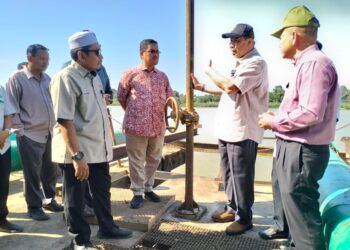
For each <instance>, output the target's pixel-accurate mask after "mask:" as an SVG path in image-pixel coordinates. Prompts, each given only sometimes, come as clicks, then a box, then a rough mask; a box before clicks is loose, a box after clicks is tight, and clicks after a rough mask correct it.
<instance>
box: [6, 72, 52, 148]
mask: <svg viewBox="0 0 350 250" xmlns="http://www.w3.org/2000/svg"><path fill="white" fill-rule="evenodd" d="M50 80H51V79H50V77H49V76H48V75H47V74H45V73H42V75H41V78H40V79H37V78H35V76H34V75H33V74H32V73H31V72H30V71H29V70H28V69H27V67H25V68H24V69H22V70H19V71H17V72H15V73H14V74H13V75H12V76H11V77H10V79H9V81H8V82H7V92H8V96H9V99H10V101H11V103H12V104H13V105H14V106H15V109H16V115H15V117H14V119H13V124H12V128H13V129H14V130H15V133H16V134H18V135H25V136H27V137H29V138H30V139H32V140H33V141H36V142H39V143H46V142H47V139H48V137H49V134H50V133H51V131H52V128H53V126H54V125H55V117H54V114H53V108H52V100H51V96H50V90H49V86H50Z"/></svg>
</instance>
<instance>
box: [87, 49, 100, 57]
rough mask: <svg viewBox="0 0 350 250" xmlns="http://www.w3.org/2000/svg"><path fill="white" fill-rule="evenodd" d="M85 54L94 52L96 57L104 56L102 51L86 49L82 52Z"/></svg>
mask: <svg viewBox="0 0 350 250" xmlns="http://www.w3.org/2000/svg"><path fill="white" fill-rule="evenodd" d="M82 51H83V52H85V53H89V52H94V53H95V55H96V56H102V51H101V49H89V50H88V49H86V50H82Z"/></svg>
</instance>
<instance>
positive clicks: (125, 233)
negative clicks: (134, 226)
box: [97, 226, 132, 239]
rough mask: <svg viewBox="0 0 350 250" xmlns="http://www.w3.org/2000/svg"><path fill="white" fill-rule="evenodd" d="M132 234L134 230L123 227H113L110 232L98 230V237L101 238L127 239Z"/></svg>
mask: <svg viewBox="0 0 350 250" xmlns="http://www.w3.org/2000/svg"><path fill="white" fill-rule="evenodd" d="M131 236H132V232H131V231H130V230H128V229H123V228H119V227H116V226H115V227H113V229H112V231H110V232H102V231H101V230H98V232H97V238H99V239H125V238H129V237H131Z"/></svg>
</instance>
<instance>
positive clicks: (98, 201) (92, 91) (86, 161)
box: [50, 30, 131, 249]
mask: <svg viewBox="0 0 350 250" xmlns="http://www.w3.org/2000/svg"><path fill="white" fill-rule="evenodd" d="M69 47H70V50H71V57H72V59H73V60H72V62H71V64H70V65H69V66H68V67H66V68H64V69H62V70H61V71H60V72H59V73H58V74H57V75H55V77H54V78H53V80H52V82H51V89H50V91H51V94H52V101H53V106H54V112H55V117H56V120H57V124H56V126H55V128H54V137H53V148H54V149H55V150H54V151H53V156H52V158H53V161H55V162H57V163H59V166H60V168H61V169H62V170H63V178H64V190H65V204H66V205H65V213H66V218H67V222H68V225H69V228H68V231H69V233H71V234H73V235H74V236H75V239H74V240H73V241H72V245H73V248H74V249H96V248H94V247H93V245H92V244H91V242H90V234H91V230H90V227H89V225H88V224H87V222H86V221H85V220H84V217H83V209H84V203H85V199H84V195H85V190H86V188H85V187H86V183H85V182H86V181H88V183H89V186H90V189H91V192H92V195H93V206H94V209H95V213H96V216H97V220H98V225H99V230H98V233H97V237H98V238H127V237H129V236H131V232H130V231H129V230H126V229H122V228H119V227H118V226H117V225H116V224H115V223H114V221H113V216H112V214H111V200H110V196H111V195H110V188H111V177H110V175H109V165H108V162H109V161H111V160H112V156H113V153H112V139H111V135H110V129H109V127H108V125H109V122H108V115H107V109H106V105H105V103H104V99H103V93H104V91H103V86H102V83H101V79H100V78H99V77H96V70H97V69H99V68H100V67H101V63H102V59H103V57H102V54H101V48H100V44H99V43H98V41H97V38H96V36H95V34H94V33H93V32H91V31H87V30H86V31H81V32H77V33H75V34H73V35H72V36H71V37H70V38H69Z"/></svg>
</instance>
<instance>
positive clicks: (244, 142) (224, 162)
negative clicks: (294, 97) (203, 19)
mask: <svg viewBox="0 0 350 250" xmlns="http://www.w3.org/2000/svg"><path fill="white" fill-rule="evenodd" d="M222 37H223V38H230V49H231V51H232V55H233V56H234V57H235V58H236V61H235V65H236V66H235V68H234V69H233V70H232V71H231V78H228V77H225V76H222V75H221V74H219V73H218V72H217V71H215V70H214V69H213V68H212V65H211V62H210V63H209V68H208V70H207V71H206V73H207V75H208V76H209V77H210V78H211V80H212V81H213V82H214V83H215V85H216V86H217V87H219V89H209V88H207V87H206V86H205V85H204V84H201V83H200V82H199V81H198V80H197V78H196V77H195V76H193V75H192V79H193V84H194V87H195V89H198V90H201V91H204V92H207V93H210V94H217V95H221V98H220V103H219V107H218V111H217V117H216V126H215V132H216V136H217V137H218V139H219V151H220V156H221V176H222V178H223V182H224V188H225V193H226V196H227V199H228V204H227V205H226V208H225V209H224V211H222V212H220V213H217V214H213V215H212V219H213V220H214V221H215V222H229V221H233V223H232V224H231V225H229V226H228V227H227V228H226V234H228V235H236V234H241V233H243V232H245V231H246V230H249V229H251V228H252V227H253V223H252V219H253V216H252V215H253V213H252V206H253V203H254V173H255V160H256V155H257V148H258V143H260V142H261V140H262V137H263V130H262V129H261V128H259V125H258V115H259V114H261V113H263V112H266V110H267V108H268V80H267V65H266V62H265V60H264V59H263V58H262V57H261V56H260V54H259V53H258V51H257V50H256V49H255V46H254V45H255V41H254V32H253V28H252V27H251V26H250V25H249V24H242V23H241V24H237V25H236V26H235V27H234V29H233V30H232V31H231V32H230V33H225V34H223V35H222Z"/></svg>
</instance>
